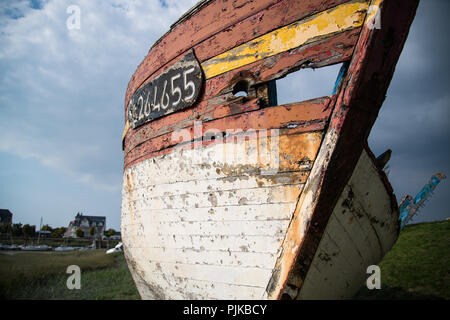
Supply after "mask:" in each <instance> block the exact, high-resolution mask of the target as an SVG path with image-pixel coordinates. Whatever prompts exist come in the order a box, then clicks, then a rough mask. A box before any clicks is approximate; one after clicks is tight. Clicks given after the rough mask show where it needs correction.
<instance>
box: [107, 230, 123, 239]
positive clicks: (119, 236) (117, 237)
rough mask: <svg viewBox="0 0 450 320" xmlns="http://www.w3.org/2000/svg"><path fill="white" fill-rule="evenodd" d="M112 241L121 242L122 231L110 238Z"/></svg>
mask: <svg viewBox="0 0 450 320" xmlns="http://www.w3.org/2000/svg"><path fill="white" fill-rule="evenodd" d="M109 239H110V240H121V239H122V237H121V235H120V231H116V232H115V233H114V234H113V235H112V236H110V237H109Z"/></svg>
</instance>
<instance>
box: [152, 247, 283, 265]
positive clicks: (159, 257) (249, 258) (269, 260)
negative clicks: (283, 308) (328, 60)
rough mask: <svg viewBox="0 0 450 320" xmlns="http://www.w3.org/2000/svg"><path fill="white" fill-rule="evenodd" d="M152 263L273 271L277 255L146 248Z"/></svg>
mask: <svg viewBox="0 0 450 320" xmlns="http://www.w3.org/2000/svg"><path fill="white" fill-rule="evenodd" d="M145 250H146V251H147V252H148V255H149V256H150V257H151V258H152V261H157V262H164V263H184V264H204V265H222V266H235V267H236V266H241V267H252V268H261V269H267V270H272V268H273V264H274V261H275V259H276V254H275V253H259V252H231V254H230V252H227V251H204V252H199V251H198V250H192V249H172V248H146V249H145Z"/></svg>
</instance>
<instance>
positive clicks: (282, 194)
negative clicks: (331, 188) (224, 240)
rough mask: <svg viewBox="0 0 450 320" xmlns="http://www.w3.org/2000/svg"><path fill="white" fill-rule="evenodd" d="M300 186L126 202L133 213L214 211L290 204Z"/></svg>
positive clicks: (143, 194)
mask: <svg viewBox="0 0 450 320" xmlns="http://www.w3.org/2000/svg"><path fill="white" fill-rule="evenodd" d="M302 188H303V185H301V184H300V185H292V186H279V187H266V188H254V189H235V190H230V191H215V192H205V193H195V194H186V195H176V196H172V195H167V196H163V197H154V198H152V197H151V195H148V194H146V193H145V192H143V193H142V194H141V195H140V196H137V197H133V198H134V199H133V200H132V201H129V202H128V205H131V206H132V208H133V211H142V210H145V209H150V208H151V209H179V208H213V207H216V206H225V205H226V206H237V205H245V204H261V203H290V202H294V201H296V200H297V197H298V196H299V194H300V192H301V190H302Z"/></svg>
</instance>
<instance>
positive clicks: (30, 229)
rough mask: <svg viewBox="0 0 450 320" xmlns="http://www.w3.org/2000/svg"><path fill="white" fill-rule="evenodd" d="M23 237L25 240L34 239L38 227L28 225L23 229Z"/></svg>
mask: <svg viewBox="0 0 450 320" xmlns="http://www.w3.org/2000/svg"><path fill="white" fill-rule="evenodd" d="M22 232H23V235H24V237H25V239H29V238H32V237H34V234H35V233H36V226H30V225H29V224H26V225H24V226H23V228H22Z"/></svg>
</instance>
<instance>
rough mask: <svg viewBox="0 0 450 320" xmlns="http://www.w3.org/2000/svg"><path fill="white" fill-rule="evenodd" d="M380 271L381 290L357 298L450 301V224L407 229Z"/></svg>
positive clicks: (361, 292)
mask: <svg viewBox="0 0 450 320" xmlns="http://www.w3.org/2000/svg"><path fill="white" fill-rule="evenodd" d="M380 269H381V290H368V289H367V288H364V287H363V288H361V290H360V291H359V292H358V294H357V296H356V298H357V299H450V221H440V222H433V223H420V224H415V225H409V226H406V227H405V229H403V231H402V232H401V234H400V237H399V239H398V241H397V243H396V244H395V245H394V247H393V248H392V250H391V251H390V252H389V253H388V254H387V255H386V256H385V257H384V259H383V261H382V263H381V264H380Z"/></svg>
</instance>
